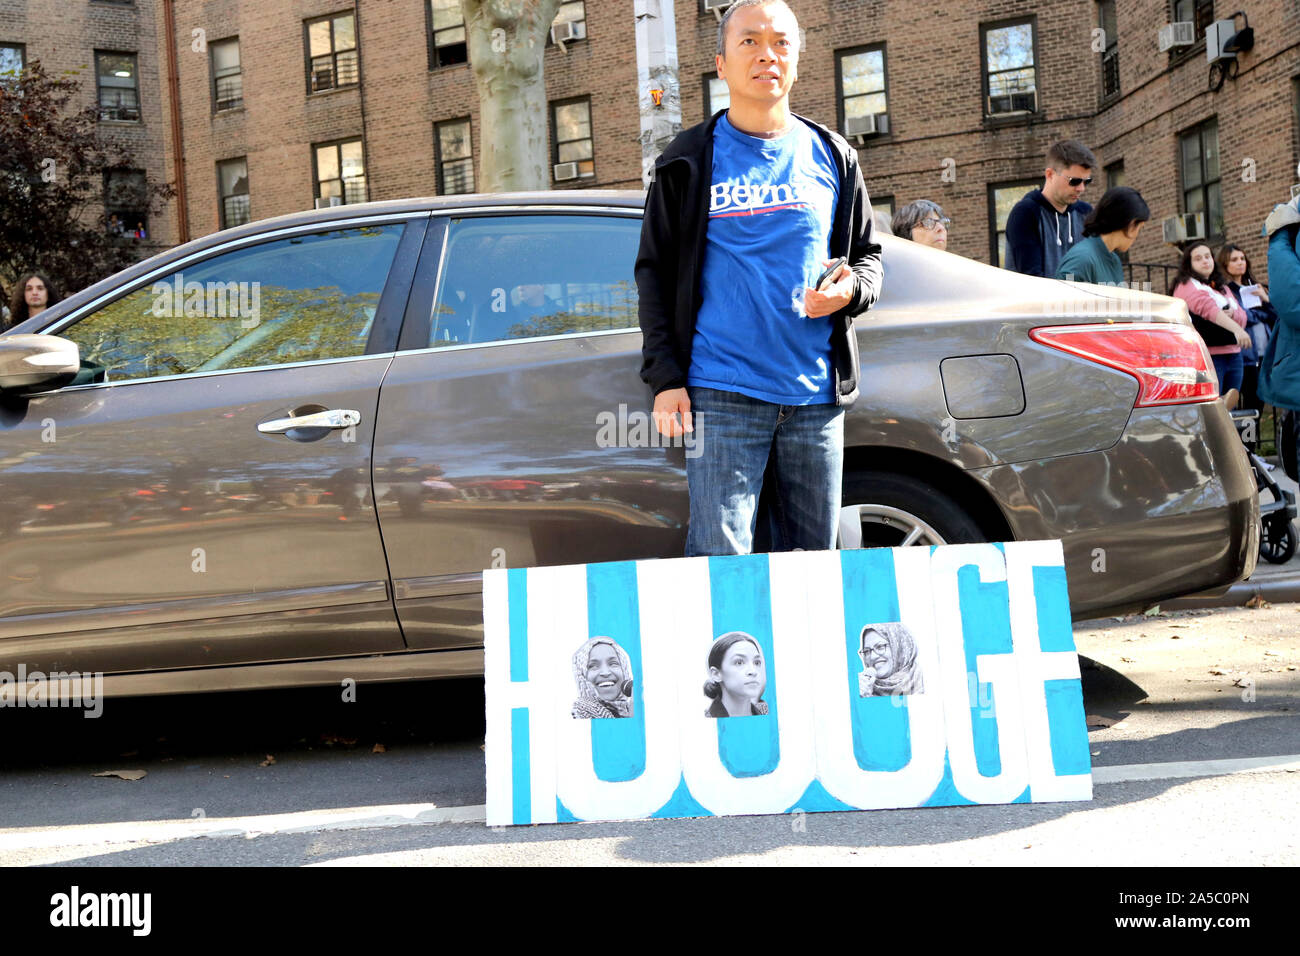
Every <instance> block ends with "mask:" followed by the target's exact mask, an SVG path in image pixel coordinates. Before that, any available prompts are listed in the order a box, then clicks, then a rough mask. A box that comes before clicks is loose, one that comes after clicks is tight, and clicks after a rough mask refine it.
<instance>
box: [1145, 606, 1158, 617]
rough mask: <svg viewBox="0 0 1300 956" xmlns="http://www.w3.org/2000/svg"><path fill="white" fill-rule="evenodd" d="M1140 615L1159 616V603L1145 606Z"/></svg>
mask: <svg viewBox="0 0 1300 956" xmlns="http://www.w3.org/2000/svg"><path fill="white" fill-rule="evenodd" d="M1142 616H1143V617H1159V616H1160V605H1159V604H1157V605H1156V606H1155V607H1149V608H1147V609H1146V610H1145V611H1143V612H1142Z"/></svg>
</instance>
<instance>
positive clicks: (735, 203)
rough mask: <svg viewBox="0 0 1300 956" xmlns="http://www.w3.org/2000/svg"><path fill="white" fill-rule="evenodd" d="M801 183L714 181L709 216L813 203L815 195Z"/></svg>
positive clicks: (761, 211)
mask: <svg viewBox="0 0 1300 956" xmlns="http://www.w3.org/2000/svg"><path fill="white" fill-rule="evenodd" d="M808 188H809V187H808V186H804V185H803V184H800V183H760V184H758V185H750V184H749V183H714V184H713V185H712V186H711V187H710V189H709V218H710V219H716V218H718V217H720V216H753V215H758V214H759V213H769V212H775V211H776V210H778V209H795V208H799V207H806V206H810V205H811V204H812V202H813V200H814V197H812V196H809V195H806V194H805V190H806V189H808Z"/></svg>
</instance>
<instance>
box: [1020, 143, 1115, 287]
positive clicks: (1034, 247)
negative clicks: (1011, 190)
mask: <svg viewBox="0 0 1300 956" xmlns="http://www.w3.org/2000/svg"><path fill="white" fill-rule="evenodd" d="M1096 165H1097V160H1096V158H1095V157H1094V156H1093V155H1092V150H1090V149H1088V147H1087V146H1084V145H1083V144H1082V143H1080V142H1078V141H1077V140H1073V139H1067V140H1063V141H1061V142H1059V143H1053V144H1052V147H1051V149H1049V150H1048V151H1047V169H1046V170H1045V171H1044V179H1043V185H1042V186H1040V187H1039V188H1037V189H1034V190H1031V191H1030V192H1028V193H1026V194H1025V196H1024V198H1022V199H1021V200H1020V202H1018V203H1016V204H1015V206H1013V207H1012V209H1011V214H1010V215H1009V216H1007V235H1006V239H1007V251H1006V256H1007V261H1006V268H1008V269H1010V270H1011V271H1012V272H1022V273H1024V274H1025V275H1030V276H1054V275H1056V269H1057V267H1058V266H1060V264H1061V258H1062V257H1063V256H1064V255H1065V254H1066V253H1067V252H1069V251H1070V247H1071V246H1073V245H1074V244H1075V243H1076V242H1078V241H1079V240H1081V239H1082V238H1083V220H1084V218H1085V217H1086V216H1087V215H1088V213H1090V212H1092V206H1090V205H1088V204H1087V203H1086V202H1084V201H1083V200H1082V199H1081V198H1080V197H1082V196H1083V191H1084V190H1085V189H1087V188H1088V184H1089V183H1091V182H1092V167H1094V166H1096Z"/></svg>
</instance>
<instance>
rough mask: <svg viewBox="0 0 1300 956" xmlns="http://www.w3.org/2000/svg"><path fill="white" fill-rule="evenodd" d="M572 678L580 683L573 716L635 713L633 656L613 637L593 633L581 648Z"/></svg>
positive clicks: (629, 715) (623, 715)
mask: <svg viewBox="0 0 1300 956" xmlns="http://www.w3.org/2000/svg"><path fill="white" fill-rule="evenodd" d="M573 679H574V681H575V682H576V683H577V685H578V697H577V699H576V700H575V701H574V702H573V711H572V713H573V716H574V717H576V718H578V719H580V720H587V719H592V718H600V717H631V716H632V660H631V658H629V657H628V656H627V651H625V650H623V648H621V647H619V646H618V644H617V643H616V642H615V641H614V639H613V638H609V637H593V638H592V639H591V640H589V641H587V642H586V643H585V644H583V645H582V647H580V648H578V652H577V653H576V654H574V655H573Z"/></svg>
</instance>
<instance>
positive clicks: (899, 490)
mask: <svg viewBox="0 0 1300 956" xmlns="http://www.w3.org/2000/svg"><path fill="white" fill-rule="evenodd" d="M987 540H988V538H987V536H986V535H985V534H984V532H983V530H981V528H980V526H979V524H978V523H977V522H976V521H975V519H974V518H972V517H971V516H970V514H968V513H967V512H966V511H965V509H963V508H962V506H961V505H960V504H958V503H957V502H956V501H955V500H954V499H953V498H952V497H951V496H950V495H949V494H948V493H947V492H944V491H940V490H939V489H938V488H936V487H934V486H933V485H931V484H929V483H928V482H925V481H921V480H920V479H919V478H912V477H910V476H907V475H898V474H892V473H890V472H884V471H868V472H861V473H859V474H856V475H851V476H848V477H847V478H846V479H845V481H844V507H843V508H841V509H840V533H839V541H838V544H839V547H841V548H897V547H903V546H908V545H914V544H915V545H931V544H957V543H964V542H972V541H987Z"/></svg>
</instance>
